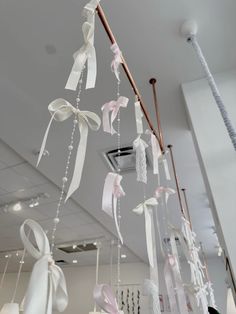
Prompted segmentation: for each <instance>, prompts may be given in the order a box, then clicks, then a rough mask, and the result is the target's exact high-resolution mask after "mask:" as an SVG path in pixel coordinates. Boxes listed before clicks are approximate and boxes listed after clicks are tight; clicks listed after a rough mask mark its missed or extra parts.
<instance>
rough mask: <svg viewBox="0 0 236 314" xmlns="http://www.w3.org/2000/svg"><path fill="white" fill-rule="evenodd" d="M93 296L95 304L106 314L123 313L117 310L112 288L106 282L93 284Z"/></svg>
mask: <svg viewBox="0 0 236 314" xmlns="http://www.w3.org/2000/svg"><path fill="white" fill-rule="evenodd" d="M93 297H94V300H95V302H96V303H97V305H99V306H100V308H101V309H102V310H104V311H105V312H106V313H108V314H124V313H123V311H120V310H119V307H118V304H117V301H116V298H115V296H114V294H113V291H112V288H111V287H110V286H109V285H106V284H100V285H95V287H94V290H93Z"/></svg>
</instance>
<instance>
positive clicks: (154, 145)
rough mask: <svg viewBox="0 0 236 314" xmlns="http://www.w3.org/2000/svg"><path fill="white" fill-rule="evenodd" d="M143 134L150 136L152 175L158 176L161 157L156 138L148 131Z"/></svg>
mask: <svg viewBox="0 0 236 314" xmlns="http://www.w3.org/2000/svg"><path fill="white" fill-rule="evenodd" d="M145 133H146V134H148V135H150V137H151V141H150V142H151V147H152V162H153V174H159V158H160V157H161V156H162V152H161V148H160V145H159V143H158V140H157V138H156V136H155V135H154V134H153V133H152V132H151V131H150V130H146V132H145ZM165 173H166V170H165ZM167 175H168V173H167Z"/></svg>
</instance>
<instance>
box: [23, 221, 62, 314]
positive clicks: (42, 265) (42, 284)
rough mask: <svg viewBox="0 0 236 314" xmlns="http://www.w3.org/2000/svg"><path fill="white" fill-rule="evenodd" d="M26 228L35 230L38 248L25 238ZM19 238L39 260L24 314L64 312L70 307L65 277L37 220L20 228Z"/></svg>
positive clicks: (25, 223) (30, 283)
mask: <svg viewBox="0 0 236 314" xmlns="http://www.w3.org/2000/svg"><path fill="white" fill-rule="evenodd" d="M26 226H28V227H29V228H30V229H31V230H32V232H33V234H34V238H35V241H36V245H35V244H34V243H32V242H30V240H29V238H28V237H27V236H26V233H25V227H26ZM20 236H21V240H22V242H23V244H24V247H25V249H26V250H27V252H28V253H29V254H30V255H31V256H33V257H34V258H35V259H37V262H36V263H35V264H34V267H33V271H32V273H31V277H30V281H29V285H28V288H27V292H26V296H25V299H24V313H25V314H43V313H44V314H52V311H53V309H54V310H57V311H59V312H63V311H64V310H65V308H66V307H67V304H68V294H67V288H66V282H65V277H64V274H63V272H62V270H61V268H60V267H58V266H57V265H55V263H54V260H53V259H52V256H51V254H50V246H49V242H48V238H47V236H46V234H45V232H44V230H43V229H42V227H41V226H40V225H39V224H38V223H37V222H36V221H34V220H31V219H27V220H25V222H24V223H23V224H22V226H21V228H20Z"/></svg>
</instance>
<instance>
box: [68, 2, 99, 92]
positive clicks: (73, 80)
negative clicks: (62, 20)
mask: <svg viewBox="0 0 236 314" xmlns="http://www.w3.org/2000/svg"><path fill="white" fill-rule="evenodd" d="M99 2H100V0H92V1H90V2H89V3H88V4H87V5H86V6H85V7H84V11H83V14H84V15H85V16H86V17H87V21H86V22H84V24H83V26H82V32H83V36H84V44H83V46H82V47H81V48H80V49H79V50H78V51H76V52H75V53H74V55H73V57H74V64H73V66H72V69H71V72H70V75H69V78H68V80H67V83H66V86H65V88H66V89H70V90H76V88H77V85H78V82H79V79H80V76H81V73H82V70H83V67H84V66H85V63H86V62H87V82H86V89H88V88H94V87H95V83H96V76H97V60H96V51H95V47H94V28H95V9H96V7H97V5H98V3H99Z"/></svg>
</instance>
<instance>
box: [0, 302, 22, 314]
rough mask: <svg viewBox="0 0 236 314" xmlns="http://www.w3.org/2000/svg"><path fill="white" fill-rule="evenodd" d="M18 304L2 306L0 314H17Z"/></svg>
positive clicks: (18, 310) (18, 311)
mask: <svg viewBox="0 0 236 314" xmlns="http://www.w3.org/2000/svg"><path fill="white" fill-rule="evenodd" d="M19 313H20V309H19V304H18V303H6V304H4V305H3V307H2V309H1V311H0V314H19Z"/></svg>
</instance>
